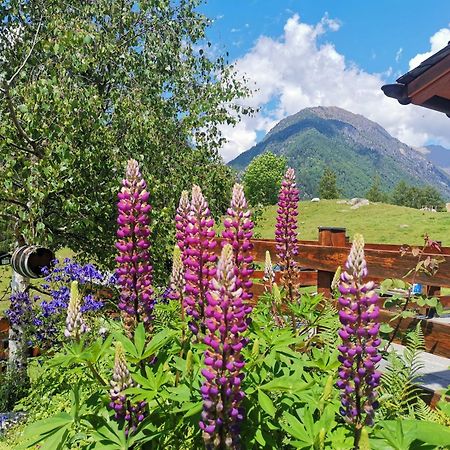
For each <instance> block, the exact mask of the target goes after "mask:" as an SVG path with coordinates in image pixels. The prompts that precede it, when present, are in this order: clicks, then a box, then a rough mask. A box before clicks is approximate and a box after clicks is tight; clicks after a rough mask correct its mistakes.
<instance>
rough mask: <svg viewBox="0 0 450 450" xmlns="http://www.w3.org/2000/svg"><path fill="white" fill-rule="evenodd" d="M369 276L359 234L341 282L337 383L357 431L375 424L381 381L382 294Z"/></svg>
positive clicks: (346, 413) (346, 414)
mask: <svg viewBox="0 0 450 450" xmlns="http://www.w3.org/2000/svg"><path fill="white" fill-rule="evenodd" d="M366 276H367V265H366V260H365V258H364V240H363V237H362V236H361V235H359V234H357V235H355V237H354V240H353V245H352V248H351V251H350V254H349V256H348V259H347V262H346V264H345V271H344V272H343V273H342V274H341V278H340V283H339V291H340V294H341V296H340V297H339V304H340V306H341V309H340V311H339V320H340V322H341V324H342V328H341V329H340V330H339V336H340V338H341V339H342V344H341V345H339V346H338V349H339V351H340V353H341V355H340V356H339V361H340V362H341V367H340V368H339V372H338V374H339V380H338V382H337V386H338V387H339V389H341V390H342V393H341V403H342V407H341V410H340V411H341V414H342V415H343V416H344V417H345V418H346V420H347V421H348V422H349V423H352V424H354V425H355V426H356V427H357V428H361V427H362V426H363V425H364V424H366V425H372V424H373V418H374V409H375V408H376V407H377V406H378V401H377V400H376V398H377V392H376V388H377V386H378V385H379V381H380V372H378V371H376V365H377V363H378V362H379V361H380V360H381V355H380V354H379V353H378V346H379V345H380V343H381V340H380V338H379V337H378V332H379V329H380V324H379V322H378V315H379V308H378V306H377V301H378V295H377V294H376V293H375V290H374V289H375V283H374V282H373V281H369V282H367V283H364V278H365V277H366Z"/></svg>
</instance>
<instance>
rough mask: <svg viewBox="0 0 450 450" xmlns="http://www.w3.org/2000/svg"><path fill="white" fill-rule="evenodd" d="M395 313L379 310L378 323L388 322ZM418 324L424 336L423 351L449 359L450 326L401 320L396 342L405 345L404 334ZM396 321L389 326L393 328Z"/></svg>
mask: <svg viewBox="0 0 450 450" xmlns="http://www.w3.org/2000/svg"><path fill="white" fill-rule="evenodd" d="M394 315H395V313H393V312H391V311H386V310H381V311H380V321H381V322H389V321H390V320H391V319H392V317H393V316H394ZM417 323H420V325H421V327H422V330H423V333H424V336H425V349H426V351H427V352H428V353H432V354H434V355H440V356H444V357H445V358H450V324H446V323H439V322H434V321H433V319H429V320H427V319H423V320H422V319H415V318H407V319H402V320H401V322H400V327H399V330H400V333H399V339H396V342H398V343H400V344H405V343H406V341H405V336H406V332H407V331H409V330H412V329H414V328H415V326H416V325H417ZM396 324H397V321H394V322H391V323H390V325H391V326H392V327H394V328H395V326H396Z"/></svg>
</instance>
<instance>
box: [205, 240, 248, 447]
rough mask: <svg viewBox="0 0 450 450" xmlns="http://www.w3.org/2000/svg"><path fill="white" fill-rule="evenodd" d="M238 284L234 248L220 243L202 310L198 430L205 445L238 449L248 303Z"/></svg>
mask: <svg viewBox="0 0 450 450" xmlns="http://www.w3.org/2000/svg"><path fill="white" fill-rule="evenodd" d="M242 293H243V291H242V288H240V287H238V286H237V279H236V276H235V264H234V254H233V247H232V246H231V245H230V244H227V245H225V247H223V249H222V253H221V256H220V259H219V263H218V265H217V275H216V278H214V279H213V280H212V281H211V290H210V291H209V292H208V294H207V299H208V305H207V307H206V308H205V316H206V327H207V329H206V335H205V339H204V342H205V344H206V345H207V346H208V349H207V350H206V351H205V366H206V367H205V368H204V369H203V370H202V375H203V376H204V377H205V381H204V383H203V385H202V387H201V393H202V397H203V412H202V415H201V421H200V428H201V429H202V430H203V438H204V440H205V444H206V448H207V449H216V448H224V449H225V448H226V449H238V448H240V446H239V429H240V426H239V424H240V422H241V421H242V419H243V415H244V411H243V409H242V407H241V405H240V403H241V401H242V399H243V398H244V392H243V391H242V389H241V383H242V380H243V378H244V373H243V372H242V369H243V367H244V365H245V362H244V358H243V356H242V353H241V350H242V348H243V347H244V346H245V345H246V344H247V339H246V338H245V337H243V333H244V332H245V331H246V330H247V326H248V325H247V315H248V314H249V312H250V311H251V307H249V306H248V305H246V304H245V302H244V301H243V300H242Z"/></svg>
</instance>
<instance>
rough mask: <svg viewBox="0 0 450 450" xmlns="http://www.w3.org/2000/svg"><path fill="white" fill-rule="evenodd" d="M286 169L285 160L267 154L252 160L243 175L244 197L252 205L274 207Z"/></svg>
mask: <svg viewBox="0 0 450 450" xmlns="http://www.w3.org/2000/svg"><path fill="white" fill-rule="evenodd" d="M286 169H287V162H286V158H285V157H283V156H276V155H274V154H273V153H270V152H267V153H263V154H262V155H259V156H257V157H256V158H254V159H253V160H252V161H251V163H250V164H249V165H248V167H247V170H246V171H245V173H244V177H243V181H244V188H245V195H246V197H247V198H248V200H249V201H250V203H251V204H252V205H257V204H262V205H274V204H275V203H276V202H277V197H278V191H279V189H280V185H281V180H282V178H283V175H284V172H285V171H286Z"/></svg>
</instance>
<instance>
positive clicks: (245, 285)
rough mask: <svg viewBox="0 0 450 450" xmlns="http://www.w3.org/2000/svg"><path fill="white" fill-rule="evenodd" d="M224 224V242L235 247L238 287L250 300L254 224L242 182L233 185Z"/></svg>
mask: <svg viewBox="0 0 450 450" xmlns="http://www.w3.org/2000/svg"><path fill="white" fill-rule="evenodd" d="M223 224H224V227H225V230H224V231H223V232H222V237H223V238H224V239H225V241H224V244H227V243H228V244H230V245H231V246H232V247H233V253H234V261H235V269H234V270H235V273H234V274H235V275H236V284H237V287H240V288H242V291H243V292H242V296H241V297H242V300H244V301H245V300H249V299H251V298H252V293H251V288H252V285H253V283H252V280H251V275H252V274H253V269H252V268H251V264H252V262H253V256H252V254H251V250H252V249H253V244H252V243H251V238H252V236H253V227H254V224H253V222H252V220H251V212H250V210H249V208H248V205H247V200H246V199H245V195H244V188H243V187H242V185H241V184H235V185H234V187H233V195H232V197H231V204H230V207H229V208H228V210H227V217H226V218H225V220H224V222H223Z"/></svg>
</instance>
